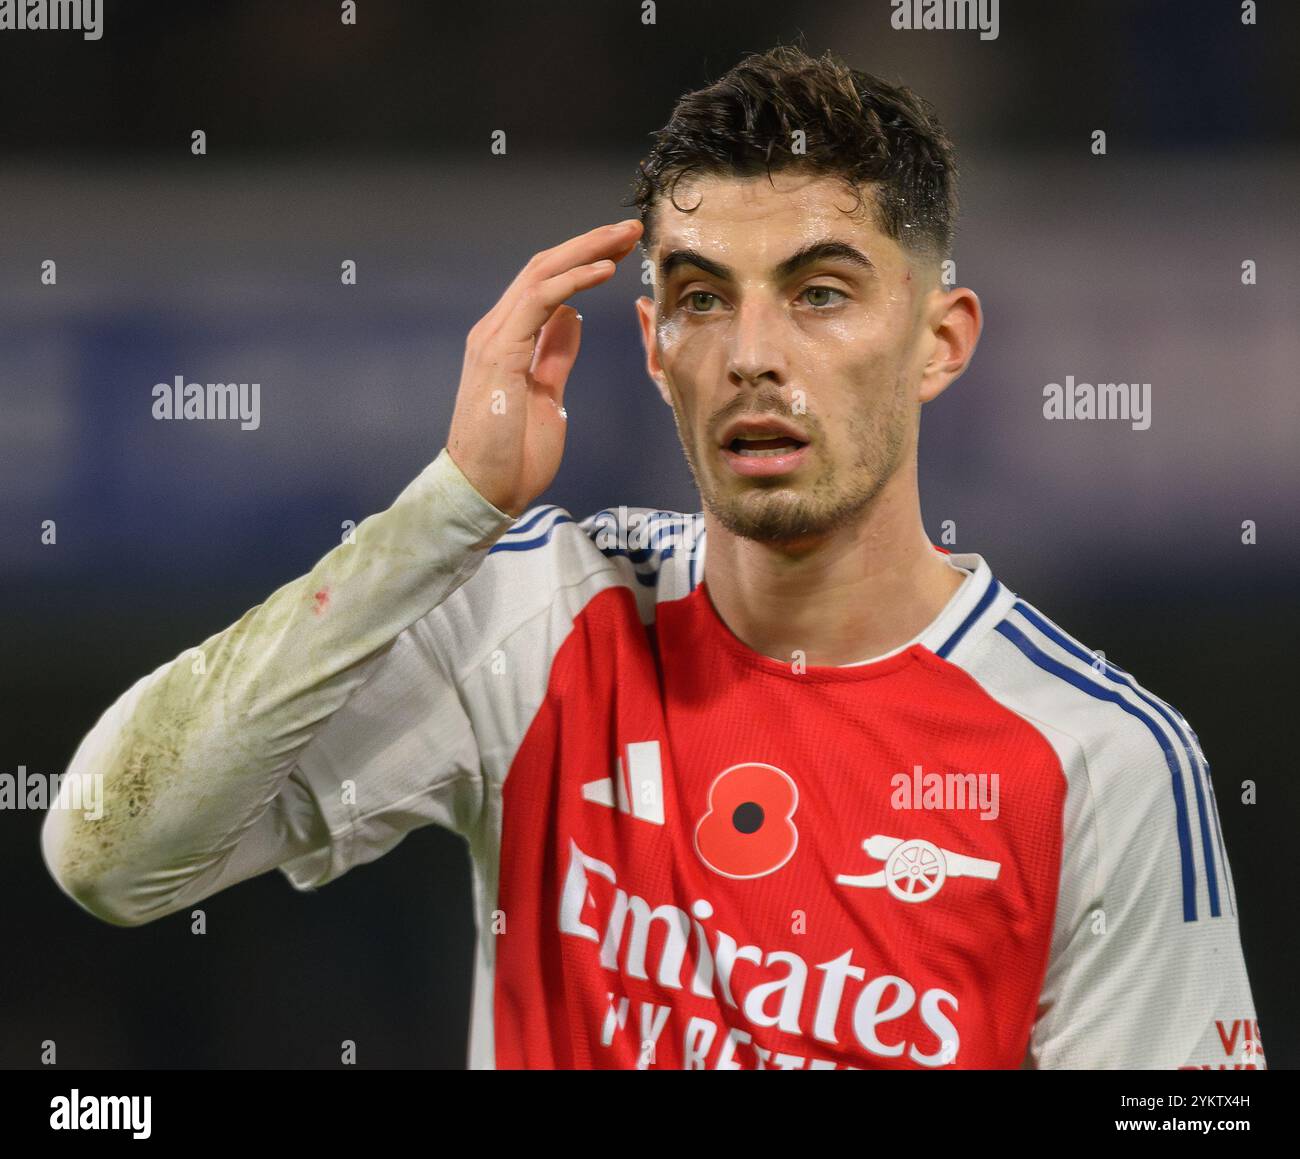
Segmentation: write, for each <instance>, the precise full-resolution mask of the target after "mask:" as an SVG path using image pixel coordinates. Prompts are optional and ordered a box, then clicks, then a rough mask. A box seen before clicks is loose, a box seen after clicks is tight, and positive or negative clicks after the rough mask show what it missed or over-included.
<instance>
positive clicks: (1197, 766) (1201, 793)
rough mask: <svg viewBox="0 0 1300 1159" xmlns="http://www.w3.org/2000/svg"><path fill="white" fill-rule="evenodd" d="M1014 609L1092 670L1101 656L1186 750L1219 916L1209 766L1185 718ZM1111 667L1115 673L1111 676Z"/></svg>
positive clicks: (1052, 628)
mask: <svg viewBox="0 0 1300 1159" xmlns="http://www.w3.org/2000/svg"><path fill="white" fill-rule="evenodd" d="M1016 611H1018V612H1019V613H1020V614H1021V615H1022V616H1024V617H1025V619H1027V620H1028V621H1029V622H1030V623H1031V624H1033V625H1034V627H1036V628H1037V629H1038V630H1039V631H1040V632H1042V633H1043V635H1045V636H1047V637H1048V639H1050V640H1052V641H1053V642H1054V643H1056V644H1058V645H1060V647H1061V648H1063V649H1064V650H1065V651H1067V652H1069V653H1070V655H1071V656H1074V657H1075V658H1076V659H1078V660H1083V661H1084V662H1085V663H1088V664H1091V665H1093V667H1094V670H1095V669H1096V664H1097V661H1098V659H1101V663H1102V669H1101V674H1103V675H1105V677H1106V679H1107V680H1109V681H1110V682H1111V683H1112V684H1119V685H1121V686H1123V687H1125V688H1128V689H1129V690H1130V691H1131V692H1133V693H1134V694H1135V695H1136V696H1137V698H1138V699H1139V700H1141V701H1142V703H1143V704H1145V705H1147V707H1149V708H1151V709H1153V710H1154V711H1155V712H1157V713H1159V714H1160V716H1161V717H1162V718H1163V719H1164V721H1165V723H1166V724H1167V725H1169V727H1170V729H1171V730H1172V731H1173V733H1174V735H1175V736H1176V737H1177V738H1178V739H1179V741H1180V742H1181V744H1182V746H1183V748H1184V749H1185V750H1186V753H1187V766H1188V769H1189V770H1190V771H1191V774H1192V787H1193V788H1194V789H1195V790H1196V814H1197V820H1198V822H1199V828H1200V831H1201V853H1202V856H1203V858H1204V861H1205V876H1206V880H1207V883H1208V885H1209V893H1210V916H1211V917H1216V918H1217V917H1219V916H1220V912H1221V906H1220V902H1219V875H1218V871H1217V868H1216V865H1215V858H1214V848H1213V846H1214V840H1213V838H1211V836H1210V825H1209V821H1208V819H1207V818H1208V814H1209V810H1207V808H1206V796H1205V792H1206V791H1205V790H1204V789H1203V788H1202V778H1204V780H1205V781H1206V782H1208V781H1209V779H1210V775H1209V766H1208V764H1203V763H1202V761H1201V757H1200V753H1199V751H1198V750H1199V747H1200V746H1199V745H1198V744H1196V743H1193V740H1192V737H1191V736H1190V735H1189V733H1190V731H1191V726H1190V725H1187V728H1186V729H1184V728H1183V725H1184V724H1186V721H1185V720H1184V719H1183V717H1182V714H1181V713H1178V712H1176V711H1174V709H1173V708H1172V706H1171V705H1168V704H1165V703H1164V701H1162V700H1160V699H1159V698H1158V697H1155V696H1152V695H1151V694H1150V693H1149V692H1147V691H1146V689H1144V688H1141V687H1139V685H1138V683H1137V681H1136V680H1134V679H1133V678H1132V677H1131V676H1130V675H1129V674H1128V673H1127V672H1125V671H1123V669H1120V668H1117V667H1115V665H1113V664H1111V663H1110V661H1108V660H1105V659H1102V658H1100V657H1098V656H1096V655H1095V654H1094V653H1092V652H1089V651H1088V650H1087V649H1086V648H1084V647H1083V646H1082V645H1081V644H1079V643H1078V642H1077V641H1075V640H1073V639H1071V638H1070V637H1069V636H1067V635H1066V634H1065V633H1064V632H1063V631H1061V629H1060V628H1059V627H1057V626H1056V625H1055V624H1053V623H1052V622H1051V620H1049V619H1047V618H1046V617H1045V616H1044V615H1042V613H1041V612H1039V611H1038V610H1037V609H1035V608H1032V607H1030V606H1029V605H1028V604H1027V603H1025V602H1024V600H1017V601H1016ZM1112 670H1113V672H1115V673H1117V674H1118V675H1112V674H1111V673H1112ZM1175 716H1177V718H1178V719H1177V720H1175V719H1174V718H1175ZM1180 722H1181V723H1180ZM1215 825H1216V827H1217V825H1218V821H1217V818H1216V821H1215ZM1220 840H1221V838H1220ZM1220 853H1221V854H1222V846H1220ZM1224 860H1226V858H1224Z"/></svg>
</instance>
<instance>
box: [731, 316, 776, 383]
mask: <svg viewBox="0 0 1300 1159" xmlns="http://www.w3.org/2000/svg"><path fill="white" fill-rule="evenodd" d="M783 328H784V327H783V320H782V318H781V316H780V310H779V309H778V308H776V307H774V306H773V305H772V304H771V303H769V302H766V301H764V300H762V299H761V298H756V297H750V298H749V299H747V300H745V301H742V302H741V303H740V305H739V306H737V307H736V310H735V315H734V320H733V321H732V324H731V333H730V335H729V336H728V349H727V379H728V381H729V382H730V383H731V384H732V385H733V386H743V385H746V384H748V385H751V386H761V385H763V384H765V383H766V384H773V385H776V386H782V385H783V384H784V383H785V381H786V362H785V355H784V353H783V351H782V337H781V335H782V332H783Z"/></svg>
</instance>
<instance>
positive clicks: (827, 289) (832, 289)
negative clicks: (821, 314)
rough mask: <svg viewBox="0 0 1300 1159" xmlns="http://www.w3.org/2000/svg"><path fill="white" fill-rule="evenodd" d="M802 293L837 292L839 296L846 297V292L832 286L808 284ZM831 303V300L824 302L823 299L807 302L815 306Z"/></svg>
mask: <svg viewBox="0 0 1300 1159" xmlns="http://www.w3.org/2000/svg"><path fill="white" fill-rule="evenodd" d="M804 293H805V294H838V295H839V296H840V297H841V298H848V294H846V293H844V291H843V290H837V289H836V288H835V287H834V286H809V287H808V288H807V289H806V290H804ZM833 304H834V303H833V302H825V301H823V302H820V303H818V302H810V303H809V305H811V306H817V307H825V306H830V305H833Z"/></svg>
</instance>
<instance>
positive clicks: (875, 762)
mask: <svg viewBox="0 0 1300 1159" xmlns="http://www.w3.org/2000/svg"><path fill="white" fill-rule="evenodd" d="M703 522H704V521H703V516H702V515H698V514H695V515H691V514H687V515H681V514H674V513H664V512H651V511H648V510H645V509H639V508H633V509H630V510H629V509H627V508H623V509H619V510H611V511H603V512H599V513H597V514H595V515H592V516H590V517H589V518H586V519H583V520H581V521H576V520H574V519H573V518H572V517H571V516H570V515H569V514H568V513H567V512H566V511H564V510H563V509H561V508H558V507H555V506H538V507H535V508H533V509H532V510H530V511H528V512H527V513H525V514H524V515H523V516H521V517H520V518H518V519H517V520H512V519H511V518H510V517H509V516H507V515H504V514H503V513H501V512H500V511H498V510H496V508H494V507H493V506H492V505H491V504H489V503H488V502H487V501H486V500H485V499H483V498H482V497H481V496H480V495H479V494H478V493H477V492H476V491H475V490H474V489H473V488H472V487H471V486H470V484H469V483H468V482H467V481H466V479H465V478H464V476H463V475H462V474H461V473H460V471H459V470H458V469H457V468H456V466H455V464H454V463H453V462H452V460H451V459H450V457H449V456H448V455H447V453H446V452H445V450H444V451H443V452H442V453H441V454H440V455H439V456H438V458H437V459H436V460H435V461H434V462H433V463H432V464H431V465H430V466H429V467H428V468H427V469H426V470H425V471H424V472H423V473H422V474H421V475H420V476H419V477H418V478H417V479H416V480H415V481H414V482H413V483H412V484H411V486H410V487H408V488H407V489H406V491H404V492H403V494H402V495H401V496H400V497H399V499H398V500H397V501H396V502H395V503H394V505H393V506H392V507H391V508H389V509H388V510H387V511H385V512H383V513H380V514H378V515H375V516H372V517H371V518H370V519H369V520H366V521H365V522H364V523H362V524H361V525H360V527H359V528H358V529H357V532H356V541H355V542H354V543H345V544H343V545H341V546H340V547H338V548H336V549H335V550H334V551H333V552H331V553H330V554H329V555H327V556H326V557H325V558H324V559H323V560H322V561H321V562H320V563H319V564H318V565H317V567H316V568H315V569H314V570H313V571H312V572H311V573H310V574H309V575H307V576H304V577H302V578H301V579H299V580H297V581H294V583H292V584H289V585H286V586H285V587H284V588H282V589H280V590H279V591H278V592H276V593H275V594H274V595H273V596H272V597H271V598H270V599H269V600H268V601H267V602H266V604H264V605H261V606H259V608H257V609H254V610H253V611H251V612H250V613H248V615H246V616H245V617H244V618H243V619H242V620H241V621H239V623H237V624H235V625H233V626H232V627H231V628H229V629H227V631H226V632H224V633H221V634H219V635H218V636H215V637H213V638H212V640H209V641H207V642H206V643H205V644H203V645H202V646H201V648H202V650H203V651H204V653H205V655H206V657H207V660H206V669H207V675H206V676H205V677H204V678H203V679H196V678H195V676H194V675H193V673H192V663H191V658H192V655H193V652H192V651H191V652H187V653H184V654H182V656H180V657H178V658H177V659H176V660H175V661H173V662H172V663H171V664H169V665H164V666H163V667H162V668H160V669H159V670H158V671H156V672H154V673H152V674H151V675H149V676H147V677H145V678H143V679H142V680H141V681H140V682H138V683H137V684H136V685H135V686H134V687H133V688H131V689H130V690H128V692H126V693H125V694H124V695H123V697H122V698H121V699H120V700H119V701H118V702H117V703H116V704H115V705H114V706H113V707H112V708H111V709H109V711H108V712H106V713H105V715H104V717H103V718H101V720H100V721H99V723H98V724H97V725H96V726H95V729H94V730H93V731H92V732H91V734H90V735H89V736H88V737H87V738H86V740H85V741H84V742H83V744H82V746H81V748H80V749H79V750H78V752H77V755H76V757H75V758H74V761H73V765H72V768H71V769H70V770H69V771H70V772H74V773H75V772H94V771H104V770H107V769H108V768H110V767H112V763H113V762H114V761H120V760H123V759H127V749H126V748H124V747H123V746H124V745H125V744H126V742H125V741H124V740H123V738H124V737H131V736H137V737H138V736H139V735H140V734H142V733H147V732H148V729H149V725H150V722H151V721H153V720H156V719H162V718H164V717H165V718H166V719H168V720H171V721H184V722H186V723H185V724H184V733H183V735H182V736H181V737H179V738H178V737H176V736H174V735H173V736H169V743H171V744H172V748H173V751H176V750H179V752H180V753H181V756H180V758H179V759H180V761H181V762H182V765H183V766H184V768H182V769H181V770H179V771H182V772H186V773H187V774H188V775H189V777H190V778H191V781H190V784H191V785H193V784H202V785H203V786H204V788H205V795H204V800H203V806H202V808H201V809H196V808H195V807H194V806H193V795H192V793H189V794H186V793H184V792H182V790H181V789H180V788H178V787H177V786H178V785H181V784H183V783H184V781H185V778H184V777H181V776H177V777H173V778H172V779H171V781H170V782H169V785H168V787H166V788H165V789H161V790H159V792H158V794H157V797H156V799H155V800H154V802H153V806H152V820H151V821H149V823H147V824H146V823H141V824H140V825H139V826H138V828H137V829H136V831H135V832H134V833H133V834H131V835H130V836H129V839H126V840H124V842H123V845H124V848H126V849H127V850H128V852H129V856H123V858H122V859H121V861H120V863H118V864H116V865H110V866H108V867H106V868H105V869H104V870H103V872H102V873H101V877H100V885H99V887H98V889H97V891H96V897H95V899H94V900H93V901H92V902H89V903H88V902H87V899H86V898H85V897H84V895H83V897H82V904H88V907H89V908H94V910H95V912H99V913H100V914H101V916H106V917H108V918H109V919H110V920H116V921H123V922H130V923H137V922H141V921H147V920H151V919H152V918H155V917H158V916H161V915H163V914H166V913H171V912H175V911H177V910H180V909H183V908H184V907H186V906H188V905H191V904H192V903H193V902H194V901H195V900H197V899H198V898H200V897H203V896H207V895H208V894H211V893H213V892H215V891H216V890H218V889H222V888H225V887H226V886H228V885H230V884H233V883H234V882H236V881H239V880H242V879H244V878H247V877H250V876H252V875H253V874H255V873H260V872H264V871H265V870H267V869H269V868H271V867H273V866H278V867H279V868H280V869H281V870H282V871H283V872H284V873H285V874H286V875H287V876H288V878H289V880H290V881H291V882H292V883H293V884H294V885H295V886H296V887H298V888H300V889H311V888H316V887H319V886H321V885H324V884H325V883H327V882H329V881H332V880H334V879H335V878H337V877H338V876H339V875H340V874H342V873H345V872H346V871H347V870H349V869H351V868H352V867H354V866H357V865H360V864H363V863H365V862H367V861H371V860H374V859H375V858H377V857H379V856H381V855H382V854H383V853H384V852H385V851H387V850H388V849H391V848H392V847H393V846H394V845H396V844H397V843H398V842H399V841H400V840H401V839H402V837H403V836H404V835H405V834H406V833H408V832H409V831H411V830H412V829H415V828H417V827H419V826H422V825H427V824H430V823H434V824H439V825H443V826H446V827H448V828H451V829H453V830H454V831H456V832H457V833H460V834H462V835H463V836H464V837H465V838H466V839H467V841H468V843H469V849H470V852H471V855H472V859H473V868H474V886H475V906H476V915H477V923H478V931H479V933H478V940H477V959H476V965H475V985H474V1000H473V1010H472V1022H471V1044H470V1060H469V1061H470V1065H471V1066H472V1067H476V1068H490V1067H501V1068H505V1067H511V1068H514V1067H565V1068H594V1067H618V1068H629V1069H631V1068H642V1069H648V1068H682V1067H686V1068H708V1069H712V1068H729V1069H759V1068H777V1069H801V1068H840V1067H852V1068H858V1069H874V1068H909V1069H936V1068H943V1067H950V1068H976V1067H978V1068H990V1067H1012V1068H1014V1067H1020V1066H1022V1065H1027V1066H1038V1067H1087V1068H1118V1067H1149V1068H1174V1067H1212V1068H1246V1069H1251V1068H1262V1067H1263V1066H1264V1059H1263V1052H1262V1046H1261V1042H1260V1035H1259V1027H1258V1023H1257V1022H1256V1020H1255V1010H1254V1005H1253V1001H1252V996H1251V991H1250V985H1249V982H1248V978H1247V973H1246V967H1245V963H1244V960H1243V956H1242V950H1241V943H1240V936H1239V929H1238V922H1237V913H1236V898H1235V893H1234V890H1233V883H1232V877H1231V874H1230V871H1229V868H1228V861H1227V856H1226V852H1225V848H1224V844H1223V838H1222V835H1221V833H1220V829H1219V818H1218V814H1217V809H1216V806H1215V801H1214V792H1213V786H1212V784H1211V780H1210V775H1209V769H1208V766H1207V764H1206V761H1205V757H1204V755H1203V753H1202V752H1201V748H1200V745H1199V742H1198V740H1197V738H1196V736H1195V734H1194V733H1193V731H1192V729H1191V727H1190V726H1189V725H1188V723H1187V721H1186V720H1185V719H1184V718H1183V717H1182V716H1181V715H1180V714H1179V713H1178V712H1177V711H1176V710H1175V709H1173V708H1172V707H1170V706H1169V705H1168V704H1166V703H1164V702H1163V701H1161V700H1159V699H1158V698H1156V697H1155V696H1154V695H1152V694H1151V693H1149V692H1147V691H1146V690H1145V689H1144V688H1143V687H1142V686H1141V685H1140V684H1138V683H1137V681H1135V680H1134V679H1133V678H1132V677H1131V676H1129V675H1128V673H1126V672H1124V671H1123V670H1121V669H1119V668H1117V667H1115V666H1114V665H1113V664H1111V663H1109V662H1107V661H1105V660H1104V659H1102V658H1100V657H1099V656H1098V655H1094V654H1093V653H1092V652H1091V651H1089V650H1088V649H1087V648H1085V647H1084V646H1083V645H1081V644H1080V643H1079V642H1078V641H1076V640H1074V639H1073V638H1071V637H1070V636H1068V635H1067V634H1066V633H1064V632H1063V631H1062V630H1061V629H1060V628H1058V627H1057V626H1056V625H1055V624H1053V623H1052V622H1051V621H1049V620H1047V619H1046V618H1045V617H1044V616H1043V615H1042V614H1041V613H1039V612H1038V611H1037V610H1036V609H1035V608H1034V607H1032V606H1031V605H1029V604H1028V603H1026V602H1025V601H1024V600H1022V599H1020V598H1019V597H1018V596H1017V595H1016V594H1015V593H1014V592H1012V591H1010V590H1008V589H1007V588H1006V587H1005V586H1003V585H1002V584H1000V583H999V582H998V580H997V579H995V578H994V576H993V575H992V573H991V572H990V570H989V567H988V565H987V564H986V563H985V561H984V560H983V559H982V558H981V557H980V556H979V555H975V554H953V555H950V556H949V557H948V559H949V561H950V563H951V564H952V565H953V566H954V567H957V568H959V569H961V570H962V571H963V572H964V573H965V579H964V581H963V582H962V585H961V587H960V588H959V589H958V590H957V592H956V593H955V594H954V595H953V597H952V599H951V600H950V601H949V603H948V604H947V606H946V607H945V608H944V609H943V610H942V612H941V613H940V614H939V615H938V617H937V618H936V619H935V620H934V621H933V622H932V623H931V624H930V625H929V626H928V627H927V628H926V629H925V630H924V631H923V632H921V634H920V635H918V636H917V637H916V638H915V639H914V640H912V641H910V642H909V643H907V644H906V645H904V646H902V647H900V648H898V649H896V650H895V651H893V652H891V653H889V654H887V655H885V656H881V657H877V658H874V659H872V660H870V661H867V662H863V663H860V664H855V665H847V666H843V667H821V666H815V665H813V666H809V665H807V664H805V663H802V662H801V661H800V659H799V657H798V656H797V655H796V656H793V657H789V658H784V659H778V658H772V657H768V656H764V655H761V654H759V653H757V652H755V651H754V650H752V649H751V648H749V647H748V646H747V645H745V644H744V643H742V642H741V641H740V640H739V639H737V638H736V637H735V636H734V635H733V634H732V633H731V632H730V630H729V629H728V628H727V626H726V625H725V624H724V623H723V622H722V621H721V619H720V618H719V617H718V615H717V613H716V611H715V610H714V608H713V605H712V603H711V601H710V598H709V594H708V585H707V582H706V580H705V570H704V565H705V560H706V558H707V535H706V534H705V533H704V529H703ZM64 841H65V837H64V835H63V829H62V827H61V822H60V820H59V818H58V816H57V815H56V813H55V812H54V811H51V814H50V818H49V820H48V821H47V824H46V830H45V848H46V857H47V862H48V863H49V865H50V867H51V871H52V872H54V873H55V874H56V876H58V874H59V866H60V865H62V864H64V860H63V859H64V857H65V855H66V850H65V848H64V846H63V842H64Z"/></svg>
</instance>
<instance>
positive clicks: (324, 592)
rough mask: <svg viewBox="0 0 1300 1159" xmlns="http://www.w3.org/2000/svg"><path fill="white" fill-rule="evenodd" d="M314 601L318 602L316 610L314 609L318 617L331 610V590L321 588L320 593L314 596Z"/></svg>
mask: <svg viewBox="0 0 1300 1159" xmlns="http://www.w3.org/2000/svg"><path fill="white" fill-rule="evenodd" d="M312 599H313V600H315V601H316V606H315V608H314V609H312V610H313V611H314V612H315V613H316V615H318V616H319V615H320V614H321V613H322V612H325V611H328V610H329V606H330V590H329V588H321V590H320V591H318V592H317V593H316V594H315V595H314V596H312Z"/></svg>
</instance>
